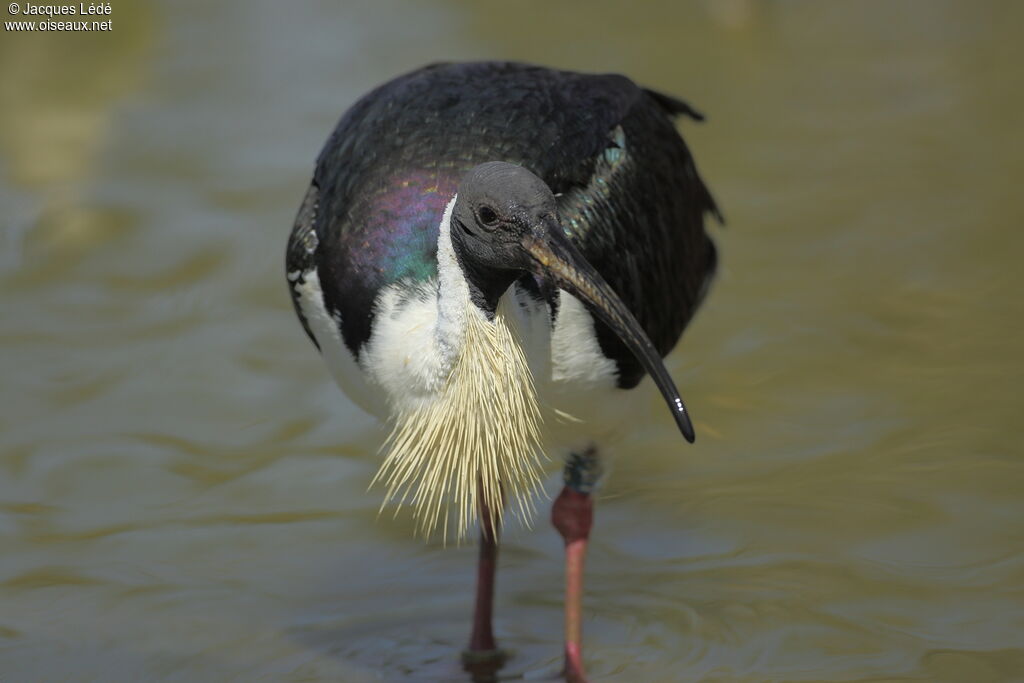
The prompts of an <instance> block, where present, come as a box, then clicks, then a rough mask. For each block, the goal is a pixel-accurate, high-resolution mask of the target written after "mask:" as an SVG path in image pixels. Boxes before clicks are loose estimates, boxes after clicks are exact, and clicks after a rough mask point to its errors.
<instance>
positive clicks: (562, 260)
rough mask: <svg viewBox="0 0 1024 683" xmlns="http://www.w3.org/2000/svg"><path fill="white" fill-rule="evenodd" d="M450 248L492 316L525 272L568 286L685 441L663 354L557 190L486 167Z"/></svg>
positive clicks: (470, 186) (507, 169) (529, 176)
mask: <svg viewBox="0 0 1024 683" xmlns="http://www.w3.org/2000/svg"><path fill="white" fill-rule="evenodd" d="M450 233H451V240H452V246H453V248H454V250H455V253H456V255H457V258H458V259H459V263H460V265H461V267H462V269H463V272H464V273H465V275H466V280H467V283H468V284H469V286H470V294H471V296H472V298H473V300H474V303H476V304H477V305H478V306H479V307H480V308H482V309H483V310H484V311H487V312H490V313H493V312H494V310H495V308H496V307H497V304H498V300H499V299H500V298H501V296H502V294H504V293H505V290H507V289H508V287H509V286H510V285H511V284H512V282H514V281H515V280H516V279H518V278H519V277H521V276H522V275H523V274H524V273H532V274H533V275H535V276H537V277H538V278H540V279H541V280H542V281H544V282H546V283H548V284H549V285H551V286H552V287H556V288H558V289H563V290H565V291H566V292H568V293H570V294H572V295H573V296H575V297H576V298H578V299H579V300H580V301H582V302H583V303H584V304H586V306H587V308H588V309H589V310H590V311H591V312H592V313H593V314H594V315H595V316H597V317H598V318H600V319H601V320H602V321H603V322H604V323H605V324H606V325H608V326H609V327H610V328H611V329H612V331H613V332H614V333H615V334H616V335H618V337H619V338H620V339H622V341H623V343H625V344H626V346H628V347H629V348H630V350H631V351H632V352H633V354H634V355H636V357H637V359H638V360H639V361H640V362H641V363H642V364H643V366H644V368H645V369H646V370H647V372H648V373H649V374H650V375H651V377H652V378H653V379H654V382H655V383H656V384H657V385H658V388H659V389H660V390H661V393H662V395H663V396H664V397H665V400H666V402H667V403H668V405H669V409H670V410H671V411H672V415H673V417H675V420H676V424H677V425H678V427H679V429H680V431H681V432H682V433H683V436H684V437H685V438H686V440H687V441H690V442H692V441H693V440H694V433H693V425H692V423H691V422H690V418H689V416H688V415H687V412H686V408H685V406H684V405H683V401H682V399H681V398H680V397H679V392H678V391H677V390H676V387H675V384H674V383H673V381H672V378H671V377H670V376H669V374H668V370H666V369H665V366H664V364H663V363H662V361H661V356H660V354H659V353H658V351H657V350H656V349H655V347H654V345H653V344H652V343H651V341H650V339H649V338H648V337H647V334H646V333H645V332H644V330H643V328H642V327H641V326H640V323H639V322H637V320H636V318H635V317H634V316H633V314H632V313H631V312H630V310H629V308H628V307H627V306H626V305H625V304H624V303H623V302H622V300H621V299H620V298H619V296H618V295H617V294H616V293H615V292H614V291H613V290H612V288H611V287H610V286H609V285H608V283H607V282H605V280H604V278H603V277H601V275H600V273H598V272H597V270H595V269H594V267H593V266H591V265H590V263H588V262H587V260H586V259H585V258H584V257H583V255H582V254H581V253H580V252H579V250H578V249H577V248H576V247H575V246H574V245H573V243H572V242H571V241H570V240H569V238H568V237H567V236H566V234H565V232H564V230H563V229H562V223H561V219H560V217H559V214H558V205H557V203H556V201H555V196H554V194H552V192H551V188H549V187H548V185H547V184H546V183H545V182H544V181H543V180H541V179H540V178H538V177H537V176H536V175H534V174H533V173H531V172H530V171H529V170H527V169H525V168H523V167H522V166H516V165H515V164H509V163H505V162H501V161H492V162H488V163H485V164H480V165H479V166H476V167H474V168H472V169H470V170H469V172H467V173H466V175H465V176H463V178H462V180H461V182H460V183H459V189H458V195H457V199H456V202H455V206H454V207H453V209H452V218H451V225H450Z"/></svg>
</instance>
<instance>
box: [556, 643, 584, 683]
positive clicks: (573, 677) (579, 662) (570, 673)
mask: <svg viewBox="0 0 1024 683" xmlns="http://www.w3.org/2000/svg"><path fill="white" fill-rule="evenodd" d="M562 676H564V677H565V681H566V683H587V672H586V671H584V670H583V653H582V652H581V651H580V647H579V643H566V644H565V668H564V669H562Z"/></svg>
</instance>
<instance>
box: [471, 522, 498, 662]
mask: <svg viewBox="0 0 1024 683" xmlns="http://www.w3.org/2000/svg"><path fill="white" fill-rule="evenodd" d="M497 566H498V539H497V534H496V533H495V529H494V527H493V526H492V524H491V511H490V510H489V509H488V508H487V506H486V505H482V506H481V509H480V556H479V560H478V561H477V567H476V606H475V608H474V610H473V633H472V634H471V635H470V637H469V651H470V652H473V653H487V652H491V651H494V650H497V649H498V646H497V643H496V642H495V640H494V631H493V630H492V628H491V619H492V615H493V613H494V574H495V571H496V570H497Z"/></svg>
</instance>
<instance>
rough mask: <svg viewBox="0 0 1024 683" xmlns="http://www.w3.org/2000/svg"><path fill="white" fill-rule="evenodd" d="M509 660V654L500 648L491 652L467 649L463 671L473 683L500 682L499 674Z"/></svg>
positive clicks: (463, 656) (463, 661)
mask: <svg viewBox="0 0 1024 683" xmlns="http://www.w3.org/2000/svg"><path fill="white" fill-rule="evenodd" d="M508 658H509V653H508V652H506V651H505V650H502V649H501V648H499V647H495V648H493V649H491V650H474V649H472V648H467V649H465V650H463V651H462V669H463V671H465V672H466V673H468V674H469V677H470V680H472V681H473V683H489V682H490V681H497V680H498V672H499V671H501V669H502V667H504V666H505V662H507V661H508Z"/></svg>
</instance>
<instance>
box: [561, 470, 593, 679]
mask: <svg viewBox="0 0 1024 683" xmlns="http://www.w3.org/2000/svg"><path fill="white" fill-rule="evenodd" d="M551 523H552V524H553V525H554V527H555V528H556V529H557V530H558V533H560V534H561V535H562V538H563V539H564V540H565V671H564V672H563V673H564V675H565V680H566V681H569V682H570V683H581V682H584V681H586V680H587V674H586V672H585V671H584V669H583V654H582V646H583V643H582V640H581V637H582V624H581V619H582V615H581V613H580V611H581V608H582V603H583V560H584V557H585V556H586V554H587V539H588V538H589V537H590V528H591V526H592V525H593V523H594V503H593V500H592V499H591V497H590V494H589V493H581V492H580V491H577V490H575V489H574V488H570V487H569V486H565V487H564V488H563V489H562V492H561V493H560V494H559V496H558V498H557V499H556V500H555V504H554V507H552V509H551Z"/></svg>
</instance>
